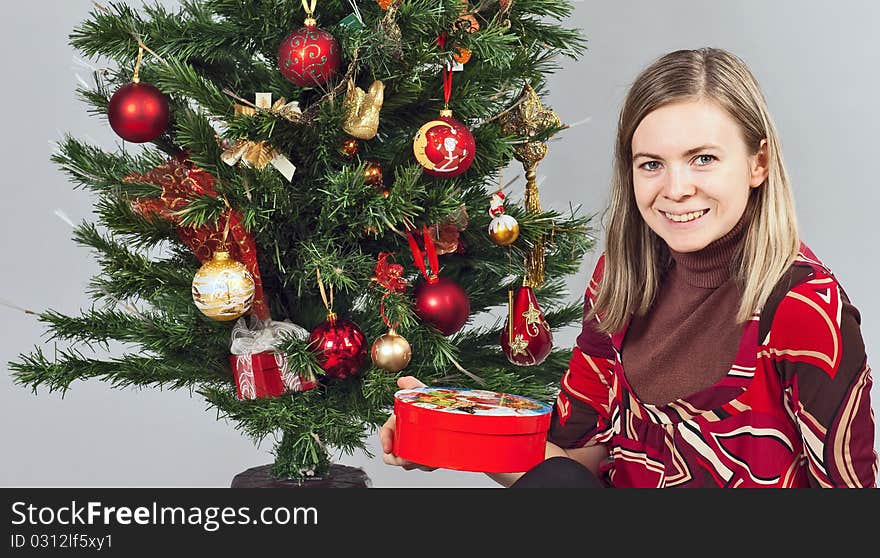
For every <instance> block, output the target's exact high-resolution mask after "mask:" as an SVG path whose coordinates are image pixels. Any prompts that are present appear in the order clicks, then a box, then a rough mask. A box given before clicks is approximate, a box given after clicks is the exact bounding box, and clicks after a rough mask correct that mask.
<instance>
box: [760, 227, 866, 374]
mask: <svg viewBox="0 0 880 558" xmlns="http://www.w3.org/2000/svg"><path fill="white" fill-rule="evenodd" d="M859 322H860V317H859V314H858V311H857V310H856V309H855V308H854V307H853V306H852V305H851V304H850V301H849V298H848V297H847V295H846V292H845V291H844V290H843V288H842V287H841V285H840V284H839V282H838V281H837V278H836V277H835V276H834V273H833V272H832V271H831V269H830V268H829V267H828V266H827V265H826V264H825V263H823V262H822V261H821V260H820V259H819V258H818V257H816V254H815V253H814V252H813V251H812V250H810V248H809V247H808V246H806V245H805V244H803V243H801V249H800V251H799V252H798V255H797V258H795V260H794V262H792V264H791V266H790V268H789V269H788V271H787V272H786V273H785V275H783V277H782V279H780V281H779V282H778V283H777V285H776V288H775V289H774V290H773V293H772V294H771V295H770V297H769V298H768V299H767V302H766V304H765V305H764V309H762V311H761V323H760V326H759V336H760V339H761V340H762V345H769V346H771V347H773V348H774V350H775V352H776V353H778V354H779V355H782V354H786V355H789V358H792V355H801V356H800V357H798V359H803V358H807V356H809V355H812V356H813V357H814V358H812V359H811V360H816V364H818V365H820V367H821V368H825V369H827V370H829V371H830V370H834V369H836V366H837V364H838V362H839V358H840V347H841V346H842V344H843V338H844V337H847V336H848V333H847V331H848V330H850V329H852V328H853V327H855V328H857V327H858V324H859Z"/></svg>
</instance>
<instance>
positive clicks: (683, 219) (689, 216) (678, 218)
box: [661, 209, 709, 223]
mask: <svg viewBox="0 0 880 558" xmlns="http://www.w3.org/2000/svg"><path fill="white" fill-rule="evenodd" d="M708 212H709V210H708V209H704V210H702V211H694V212H693V213H685V214H683V215H673V214H672V213H666V212H665V211H662V212H661V213H663V215H665V216H666V218H667V219H669V220H670V221H675V222H676V223H687V222H688V221H693V220H694V219H699V218H700V217H702V216H703V215H705V214H706V213H708Z"/></svg>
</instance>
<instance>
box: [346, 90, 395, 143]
mask: <svg viewBox="0 0 880 558" xmlns="http://www.w3.org/2000/svg"><path fill="white" fill-rule="evenodd" d="M384 99H385V85H384V84H383V83H382V82H381V81H379V80H376V81H374V82H373V84H372V85H370V89H369V91H367V92H364V90H363V89H361V88H360V87H356V86H355V84H354V81H353V80H351V79H349V80H348V85H347V89H346V92H345V100H344V101H343V103H344V105H345V107H346V110H347V114H346V117H345V122H344V123H343V124H342V129H343V130H344V131H345V133H347V134H348V135H350V136H352V137H355V138H358V139H362V140H368V139H373V138H374V137H376V133H377V132H378V131H379V111H380V110H382V102H383V101H384Z"/></svg>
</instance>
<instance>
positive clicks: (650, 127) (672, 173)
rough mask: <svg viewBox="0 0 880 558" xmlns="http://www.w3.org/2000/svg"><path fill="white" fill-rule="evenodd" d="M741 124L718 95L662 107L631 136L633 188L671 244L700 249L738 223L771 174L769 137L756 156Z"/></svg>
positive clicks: (644, 213) (645, 216) (653, 226)
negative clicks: (754, 193) (718, 101)
mask: <svg viewBox="0 0 880 558" xmlns="http://www.w3.org/2000/svg"><path fill="white" fill-rule="evenodd" d="M748 151H749V150H748V147H747V146H746V143H745V141H744V139H743V135H742V131H741V129H740V126H739V124H738V123H737V122H736V121H735V120H734V119H733V118H732V117H731V116H730V115H729V114H728V113H727V111H725V110H724V109H722V108H721V107H719V106H718V105H717V104H715V103H714V102H712V101H708V100H698V101H684V102H678V103H673V104H669V105H666V106H663V107H661V108H659V109H657V110H655V111H653V112H651V113H649V114H648V115H647V116H646V117H645V118H644V119H643V120H642V121H641V123H639V126H638V128H636V131H635V133H634V134H633V139H632V152H633V161H632V165H633V186H634V188H635V198H636V204H637V205H638V207H639V212H640V213H641V214H642V218H643V219H644V220H645V222H646V223H647V224H648V226H649V227H651V230H653V231H654V232H655V233H657V235H659V236H660V238H662V239H663V240H665V241H666V243H667V244H668V245H669V247H670V248H671V249H672V250H675V251H677V252H694V251H696V250H701V249H702V248H705V247H706V246H707V245H709V244H710V243H711V242H713V241H715V240H717V239H719V238H721V237H722V236H724V235H725V234H727V233H728V232H730V230H731V229H732V228H733V227H734V225H736V224H737V222H739V220H740V218H741V217H742V214H743V211H744V210H745V207H746V202H747V201H748V199H749V192H750V191H751V189H752V188H757V187H758V186H760V185H761V184H762V183H763V182H764V180H765V179H766V177H767V163H766V159H767V157H766V151H767V148H766V140H764V141H762V142H761V149H760V150H759V152H758V154H754V155H753V154H750V153H749V152H748Z"/></svg>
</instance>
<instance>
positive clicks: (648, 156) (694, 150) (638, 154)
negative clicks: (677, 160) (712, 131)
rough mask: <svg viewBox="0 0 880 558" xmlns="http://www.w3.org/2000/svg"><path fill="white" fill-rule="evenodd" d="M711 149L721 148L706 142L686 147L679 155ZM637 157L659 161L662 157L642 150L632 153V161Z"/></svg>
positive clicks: (694, 153)
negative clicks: (697, 145) (689, 147)
mask: <svg viewBox="0 0 880 558" xmlns="http://www.w3.org/2000/svg"><path fill="white" fill-rule="evenodd" d="M712 149H714V150H716V151H721V148H720V147H718V146H717V145H714V144H711V143H707V144H705V145H701V146H699V147H694V148H691V149H688V150H687V151H685V152H684V153H682V154H681V156H682V157H690V156H691V155H696V154H697V153H699V152H700V151H709V150H712ZM639 157H646V158H648V159H659V160H661V161H662V160H663V157H661V156H660V155H655V154H654V153H645V152H643V151H639V152H638V153H634V154H633V161H635V160H636V159H638V158H639Z"/></svg>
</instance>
